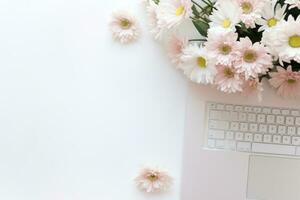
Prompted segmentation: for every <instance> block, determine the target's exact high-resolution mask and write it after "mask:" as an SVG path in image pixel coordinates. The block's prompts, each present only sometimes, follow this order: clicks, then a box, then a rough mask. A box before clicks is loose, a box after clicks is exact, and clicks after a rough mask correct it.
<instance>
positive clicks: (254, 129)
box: [249, 124, 258, 132]
mask: <svg viewBox="0 0 300 200" xmlns="http://www.w3.org/2000/svg"><path fill="white" fill-rule="evenodd" d="M257 130H258V125H257V124H250V125H249V131H251V132H257Z"/></svg>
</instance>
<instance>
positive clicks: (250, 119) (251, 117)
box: [248, 113, 256, 122]
mask: <svg viewBox="0 0 300 200" xmlns="http://www.w3.org/2000/svg"><path fill="white" fill-rule="evenodd" d="M248 122H256V114H254V113H249V114H248Z"/></svg>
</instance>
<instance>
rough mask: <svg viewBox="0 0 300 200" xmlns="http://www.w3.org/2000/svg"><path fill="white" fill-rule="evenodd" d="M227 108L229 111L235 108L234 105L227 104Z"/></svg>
mask: <svg viewBox="0 0 300 200" xmlns="http://www.w3.org/2000/svg"><path fill="white" fill-rule="evenodd" d="M225 109H226V110H228V111H232V110H233V105H226V106H225Z"/></svg>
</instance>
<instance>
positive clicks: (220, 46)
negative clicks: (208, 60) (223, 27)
mask: <svg viewBox="0 0 300 200" xmlns="http://www.w3.org/2000/svg"><path fill="white" fill-rule="evenodd" d="M215 30H216V29H215ZM215 30H210V31H209V32H208V38H207V42H206V43H205V47H206V49H207V51H208V53H209V55H210V56H211V57H212V58H214V59H216V64H222V65H230V64H231V63H232V62H233V61H235V59H236V50H237V45H236V44H237V37H238V35H237V34H236V33H234V32H219V31H215Z"/></svg>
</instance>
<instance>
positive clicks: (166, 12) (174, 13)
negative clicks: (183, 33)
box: [157, 0, 192, 29]
mask: <svg viewBox="0 0 300 200" xmlns="http://www.w3.org/2000/svg"><path fill="white" fill-rule="evenodd" d="M191 8H192V2H191V1H190V0H161V1H160V3H159V6H158V13H157V14H158V19H159V20H158V24H159V26H161V27H164V28H167V29H171V28H174V27H176V26H178V25H179V24H181V23H182V22H184V21H185V20H187V19H189V17H190V16H191V14H192V9H191Z"/></svg>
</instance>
